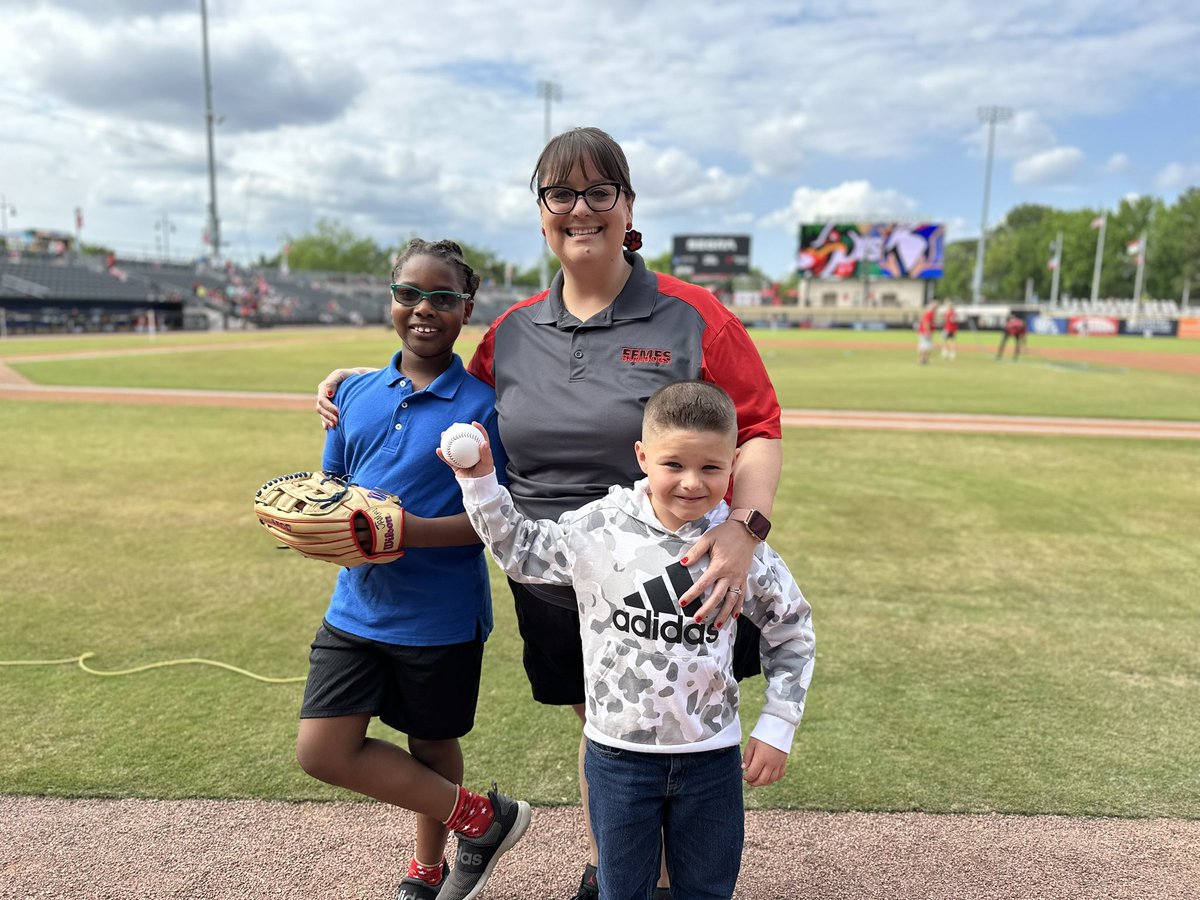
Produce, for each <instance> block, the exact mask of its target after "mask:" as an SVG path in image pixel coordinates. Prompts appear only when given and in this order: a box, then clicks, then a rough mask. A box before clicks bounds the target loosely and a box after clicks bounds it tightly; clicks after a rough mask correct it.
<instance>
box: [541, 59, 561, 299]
mask: <svg viewBox="0 0 1200 900" xmlns="http://www.w3.org/2000/svg"><path fill="white" fill-rule="evenodd" d="M538 96H539V97H541V98H542V99H543V100H545V101H546V118H545V130H544V134H545V137H544V138H543V140H542V146H543V147H544V146H546V144H548V143H550V104H551V102H552V101H554V100H562V85H560V84H557V83H555V82H553V81H539V82H538ZM549 252H550V251H549V248H548V247H547V246H546V239H545V237H543V238H542V252H541V256H540V257H539V259H538V277H539V278H540V279H541V288H542V290H543V291H544V290H545V289H546V288H548V287H550V260H549V259H547V254H548V253H549Z"/></svg>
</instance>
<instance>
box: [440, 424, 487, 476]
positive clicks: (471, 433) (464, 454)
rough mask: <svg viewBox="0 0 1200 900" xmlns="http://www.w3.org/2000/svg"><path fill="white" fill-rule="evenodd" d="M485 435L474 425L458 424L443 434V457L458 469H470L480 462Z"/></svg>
mask: <svg viewBox="0 0 1200 900" xmlns="http://www.w3.org/2000/svg"><path fill="white" fill-rule="evenodd" d="M482 443H483V435H482V434H480V433H479V429H477V428H476V427H475V426H474V425H467V424H466V423H465V422H456V423H455V424H454V425H451V426H450V427H449V428H447V429H446V430H445V431H443V432H442V456H444V457H445V458H446V461H447V462H448V463H450V464H451V465H452V466H454V467H455V468H456V469H469V468H471V467H472V466H473V465H475V464H476V463H477V462H479V445H480V444H482Z"/></svg>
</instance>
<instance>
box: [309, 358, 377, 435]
mask: <svg viewBox="0 0 1200 900" xmlns="http://www.w3.org/2000/svg"><path fill="white" fill-rule="evenodd" d="M374 371H375V370H374V369H372V368H370V367H360V368H357V369H334V370H333V371H332V372H330V373H329V374H328V375H326V376H325V379H324V380H323V381H322V382H321V383H320V384H318V385H317V415H319V416H320V417H321V425H322V427H324V428H325V430H326V431H328V430H329V429H330V428H333V427H334V426H336V425H337V423H338V408H337V406H336V405H335V404H334V402H333V395H334V394H336V393H337V389H338V386H339V385H340V384H341V383H342V382H343V381H345V380H346V379H347V378H349V377H350V376H351V375H365V374H367V373H368V372H374Z"/></svg>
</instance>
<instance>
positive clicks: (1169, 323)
mask: <svg viewBox="0 0 1200 900" xmlns="http://www.w3.org/2000/svg"><path fill="white" fill-rule="evenodd" d="M1121 334H1136V335H1139V336H1140V337H1174V336H1175V320H1174V319H1167V318H1163V317H1160V316H1133V317H1131V318H1128V319H1122V320H1121Z"/></svg>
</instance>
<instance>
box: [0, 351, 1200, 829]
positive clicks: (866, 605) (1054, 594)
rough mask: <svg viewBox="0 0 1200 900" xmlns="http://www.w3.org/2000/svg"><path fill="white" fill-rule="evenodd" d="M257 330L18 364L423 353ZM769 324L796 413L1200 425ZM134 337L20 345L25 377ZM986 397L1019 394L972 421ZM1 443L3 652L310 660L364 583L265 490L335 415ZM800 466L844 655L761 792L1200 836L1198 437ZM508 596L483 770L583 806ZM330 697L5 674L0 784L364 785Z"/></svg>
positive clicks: (823, 650) (144, 372) (162, 788)
mask: <svg viewBox="0 0 1200 900" xmlns="http://www.w3.org/2000/svg"><path fill="white" fill-rule="evenodd" d="M171 337H172V339H174V337H175V336H171ZM205 337H206V338H208V339H211V337H212V336H205ZM251 337H253V338H255V343H256V345H257V344H260V343H261V344H264V345H265V346H261V347H260V346H256V347H255V348H254V349H253V350H240V351H237V350H230V349H220V347H219V345H220V344H222V343H223V342H221V341H214V342H213V343H214V347H213V348H212V349H206V350H203V351H196V352H171V353H164V354H160V355H154V356H139V357H120V358H110V357H97V358H94V359H90V360H86V361H84V360H78V361H63V360H58V361H47V362H22V363H16V364H15V365H14V368H17V369H18V370H19V371H21V372H23V373H24V374H26V375H27V376H28V377H30V378H33V379H34V380H37V381H43V382H45V383H68V384H70V383H74V384H114V385H138V386H141V385H159V386H193V387H210V388H217V387H220V388H241V389H256V390H286V391H305V392H307V391H310V390H311V389H312V387H313V386H314V385H315V383H316V381H317V380H319V378H320V377H321V376H322V375H323V374H324V373H325V372H326V371H328V370H329V368H331V367H332V366H333V365H336V364H339V363H341V364H350V363H366V364H372V363H378V362H380V361H381V360H382V359H384V358H386V355H387V354H388V353H389V352H390V350H391V348H392V345H393V344H394V338H391V339H389V337H388V336H387V335H386V334H385V333H379V334H375V333H361V332H347V333H344V334H343V335H342V336H341V337H339V338H338V339H336V340H330V339H329V338H328V337H320V336H317V335H310V336H308V337H305V336H304V335H303V334H302V333H301V334H297V333H282V332H280V333H274V334H271V333H266V334H262V335H253V336H251ZM760 337H761V338H762V339H763V346H764V355H765V357H766V358H767V361H768V366H769V368H770V369H771V371H772V375H773V377H774V378H775V379H776V381H777V385H778V386H779V390H780V395H781V400H782V401H783V402H784V404H785V405H787V406H807V407H827V408H837V407H839V406H841V407H844V408H861V407H856V404H858V403H864V404H869V403H871V402H872V401H873V399H874V398H876V397H878V398H880V399H881V401H882V400H887V401H890V402H887V403H884V402H880V403H878V404H876V408H885V409H919V410H923V409H928V408H931V407H929V406H923V405H921V404H922V403H929V404H939V403H940V404H948V405H943V406H935V407H933V408H939V409H958V408H959V407H958V406H957V404H970V405H971V407H972V411H989V412H1034V411H1039V410H1040V409H1042V408H1044V407H1047V406H1052V407H1054V408H1055V409H1058V410H1060V412H1057V413H1056V414H1066V415H1097V414H1098V415H1127V416H1134V415H1138V414H1140V415H1143V416H1153V417H1163V418H1198V417H1200V416H1197V414H1196V407H1197V402H1196V400H1195V399H1194V398H1195V396H1196V395H1197V390H1196V387H1197V379H1196V378H1195V377H1189V376H1184V375H1169V374H1168V373H1161V372H1142V371H1135V370H1133V369H1128V370H1124V371H1118V372H1101V371H1087V370H1078V371H1073V370H1069V369H1065V370H1060V369H1056V368H1053V367H1051V366H1048V365H1041V364H1038V365H1028V366H1026V365H1025V361H1023V362H1022V363H1021V364H1020V365H1018V366H1012V365H1011V364H1006V365H998V364H994V363H991V362H990V361H989V360H987V359H986V358H984V357H979V358H976V357H971V356H968V354H966V353H963V354H960V357H959V359H958V360H957V362H956V363H955V364H954V366H953V367H950V366H937V365H936V364H935V365H934V366H931V367H929V368H928V369H924V370H922V369H918V367H916V366H915V365H914V364H913V358H912V357H913V354H912V347H911V346H910V345H911V343H912V342H911V340H908V339H906V340H905V341H903V343H899V342H898V343H897V344H896V346H895V347H894V348H890V347H889V349H881V350H862V351H860V350H858V349H855V348H852V347H850V346H844V347H839V346H838V344H837V341H839V340H845V338H843V337H842V336H841V335H838V336H835V337H833V338H832V339H831V340H830V342H829V345H828V346H825V347H819V348H810V347H800V346H796V347H792V348H790V347H788V346H786V345H781V344H779V343H777V342H776V341H775V340H774V337H775V335H773V334H763V335H760ZM856 337H857V338H861V337H862V335H856ZM906 337H907V336H906ZM768 339H769V340H768ZM127 340H129V339H122V340H121V341H120V343H126V342H127ZM160 340H165V338H163V339H160ZM245 340H247V337H246V336H240V335H239V336H235V342H238V341H245ZM199 343H204V342H203V341H200V342H199ZM1144 343H1153V344H1154V349H1155V350H1157V349H1158V347H1159V346H1162V347H1167V346H1173V345H1172V344H1171V343H1170V342H1142V341H1139V342H1138V346H1139V347H1141V346H1143V345H1144ZM146 344H147V339H146V338H144V337H143V338H140V339H136V338H135V339H132V343H130V344H129V346H134V347H143V346H146ZM117 345H118V342H116V341H114V342H111V343H106V342H99V343H97V344H95V345H94V346H92V345H89V344H86V343H85V340H84V339H78V340H58V341H42V340H38V341H13V342H3V343H0V358H2V357H4V356H7V357H9V358H11V357H14V356H28V355H32V354H35V353H36V354H57V353H61V352H65V351H69V350H82V349H87V350H93V349H94V350H96V351H100V350H106V349H113V348H115V347H116V346H117ZM1106 346H1107V345H1106ZM14 348H16V349H14ZM1163 352H1174V351H1172V350H1164V351H1163ZM856 372H857V373H859V376H858V379H857V381H856V378H855V373H856ZM839 373H840V374H839ZM909 375H912V376H913V377H912V378H909V377H908V376H909ZM915 379H922V380H920V381H918V380H915ZM889 384H890V385H891V388H892V390H891V391H889V390H888V386H889ZM951 386H956V387H953V389H952V387H951ZM1160 394H1162V395H1166V396H1160ZM1038 397H1041V398H1043V399H1040V400H1036V398H1038ZM1046 397H1053V398H1055V399H1054V401H1053V403H1050V402H1049V401H1047V400H1045V399H1044V398H1046ZM989 398H991V401H992V402H994V403H995V404H996V405H998V406H999V407H1001V408H990V409H988V408H985V409H981V410H980V409H977V408H978V407H980V406H986V403H987V402H988V399H989ZM1031 407H1034V408H1031ZM1100 408H1103V409H1104V411H1103V412H1095V411H1093V410H1096V409H1100ZM1189 410H1190V412H1189ZM0 433H2V434H3V435H4V436H5V440H4V446H5V461H6V464H7V466H8V469H9V471H10V484H12V485H13V486H15V487H18V489H19V493H17V494H16V496H13V495H12V494H10V498H11V499H10V503H9V511H8V512H7V513H6V515H5V516H3V517H0V546H2V547H3V552H2V555H0V610H2V611H3V614H4V618H5V627H4V628H3V629H2V630H0V659H3V660H50V659H62V658H67V657H73V656H78V655H79V654H81V653H83V652H84V651H94V652H95V653H96V654H97V655H96V656H95V657H94V658H92V659H91V660H89V663H90V664H91V665H94V666H95V667H97V668H100V669H121V668H126V667H131V666H138V665H142V664H146V663H151V662H155V661H159V660H169V659H175V658H189V657H206V658H211V659H218V660H222V661H225V662H229V663H232V664H235V665H238V666H242V667H244V668H246V669H249V670H251V671H253V672H256V673H260V674H263V675H268V676H302V675H303V674H304V672H305V667H306V652H307V645H308V642H309V641H310V640H311V636H312V632H313V630H314V629H315V627H316V625H317V623H318V621H319V619H320V616H321V613H322V612H323V610H324V606H325V603H326V600H327V598H328V591H329V588H330V586H331V584H332V581H333V578H334V575H335V571H336V570H334V569H333V568H332V567H328V566H324V565H322V564H320V563H315V562H312V561H308V560H304V559H302V558H300V557H297V556H295V555H294V554H285V553H280V552H278V551H275V550H273V549H272V545H271V542H270V541H269V540H268V539H267V538H266V537H265V536H264V535H263V534H262V533H261V530H260V529H259V528H258V526H257V525H256V523H255V522H254V519H253V516H252V514H251V507H250V498H251V496H252V494H253V491H254V489H255V488H256V487H257V486H258V484H259V483H261V482H262V481H263V480H264V479H265V478H266V477H269V476H271V475H274V474H278V473H279V472H283V471H292V470H295V469H297V468H301V467H304V466H308V465H311V464H313V463H315V462H316V460H317V459H318V458H319V454H320V447H321V441H322V435H321V432H320V429H319V427H318V426H317V425H316V424H315V421H314V417H313V416H312V415H311V414H307V413H290V412H259V411H245V410H236V409H217V408H179V409H173V408H167V407H160V406H155V407H150V406H145V407H141V406H105V405H93V404H73V403H52V404H40V403H34V402H28V401H23V400H8V399H5V400H0ZM785 449H786V463H785V466H786V468H785V474H784V480H783V486H782V488H781V491H780V496H779V499H778V502H777V507H776V513H775V516H774V519H775V523H776V525H775V530H774V532H773V535H772V545H773V546H775V547H776V548H777V549H778V550H779V551H780V552H781V553H782V554H783V555H784V557H785V558H786V559H787V560H788V561H789V563H790V565H791V567H792V569H793V571H794V572H795V573H796V575H797V578H798V580H799V581H800V583H801V585H802V586H803V587H804V589H805V592H806V594H807V596H808V597H809V599H810V601H811V602H812V604H813V609H814V623H815V627H816V629H817V636H818V661H817V667H816V673H815V676H814V682H813V690H812V694H811V698H810V703H809V710H808V713H807V715H806V719H805V722H804V724H803V726H802V727H801V729H800V732H799V734H798V737H797V742H796V747H795V750H794V752H793V755H792V761H791V766H790V769H789V774H788V775H787V777H786V778H785V779H784V780H783V781H782V782H781V783H780V784H778V785H776V786H773V787H771V788H767V789H760V790H753V791H750V792H749V793H748V800H749V802H750V803H751V805H757V806H764V807H774V806H778V807H794V808H806V809H831V810H846V809H857V810H908V809H921V810H929V811H967V810H969V811H986V810H997V811H1004V812H1020V813H1039V812H1052V813H1066V814H1089V815H1090V814H1095V815H1120V816H1156V815H1171V816H1183V817H1191V818H1195V817H1200V750H1198V749H1197V748H1200V591H1198V590H1197V588H1196V585H1197V584H1200V529H1198V528H1196V521H1197V519H1196V512H1195V511H1196V509H1197V508H1200V481H1198V480H1197V478H1196V458H1197V457H1196V452H1197V451H1196V447H1195V444H1194V442H1184V441H1171V440H1156V441H1140V440H1128V439H1085V438H1069V439H1068V438H1046V437H1015V436H983V435H941V434H920V433H904V434H896V433H872V432H855V431H837V430H807V429H806V430H799V429H791V430H788V431H787V433H786V434H785ZM495 595H496V597H497V603H496V609H497V629H496V632H495V634H494V635H493V638H492V640H491V641H489V644H488V653H487V658H486V662H485V673H484V683H483V690H482V694H481V700H480V708H479V715H478V721H477V727H476V730H475V732H474V733H473V734H472V735H471V736H470V737H469V738H468V739H467V741H466V742H465V744H466V752H467V758H468V767H469V770H470V772H471V773H473V777H474V781H475V783H476V784H480V783H482V782H483V781H484V779H485V777H492V776H494V777H497V778H499V779H500V780H501V782H502V783H503V784H505V785H506V788H510V789H511V791H512V793H514V794H516V795H519V796H526V797H529V798H530V799H532V800H534V801H535V802H538V803H543V804H554V803H565V802H577V795H576V793H575V788H574V762H573V761H574V748H575V745H576V742H577V731H576V729H575V728H574V727H573V726H572V725H571V723H570V721H568V719H569V713H566V712H565V711H562V710H553V709H546V708H542V707H539V706H537V705H536V704H534V703H533V702H532V701H531V700H529V699H528V688H527V686H526V684H525V681H524V677H523V674H522V673H521V671H520V664H519V656H520V646H519V641H518V640H517V639H516V637H515V626H514V624H513V621H512V615H511V610H510V605H509V602H508V599H507V598H508V593H507V589H506V588H505V587H503V585H501V584H500V583H499V582H497V583H496V589H495ZM759 690H761V681H758V682H750V683H749V686H748V690H747V691H746V696H745V701H744V714H743V719H744V720H745V722H746V723H748V724H749V723H752V722H753V720H754V716H755V714H756V711H757V708H758V704H759V697H758V696H757V694H758V691H759ZM301 691H302V685H301V684H299V683H290V684H263V683H261V682H258V681H253V680H251V679H248V678H245V677H243V676H239V675H236V674H232V673H229V672H225V671H220V670H217V669H213V668H208V667H199V666H180V667H172V668H164V669H158V670H154V671H150V672H145V673H142V674H136V675H130V676H125V677H117V678H98V677H94V676H90V675H87V674H85V673H83V672H81V671H80V670H79V669H78V668H77V667H75V666H74V665H71V664H58V665H46V666H11V667H10V666H6V667H0V709H3V711H4V723H5V726H6V727H5V728H4V729H3V732H0V792H2V793H17V794H45V795H52V796H101V797H126V796H138V797H221V798H223V797H265V798H282V799H305V798H334V797H337V798H343V799H344V798H348V797H350V796H351V795H349V794H345V793H342V792H339V791H336V790H334V789H330V788H327V787H325V786H323V785H320V784H318V783H316V782H314V781H312V780H311V779H308V778H307V777H306V776H304V775H302V774H301V773H300V772H299V770H298V769H297V767H296V766H295V764H294V762H293V758H292V745H293V740H294V735H295V715H296V709H297V706H298V704H299V699H300V695H301ZM380 733H383V732H382V731H381V732H380ZM469 777H470V776H469Z"/></svg>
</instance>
